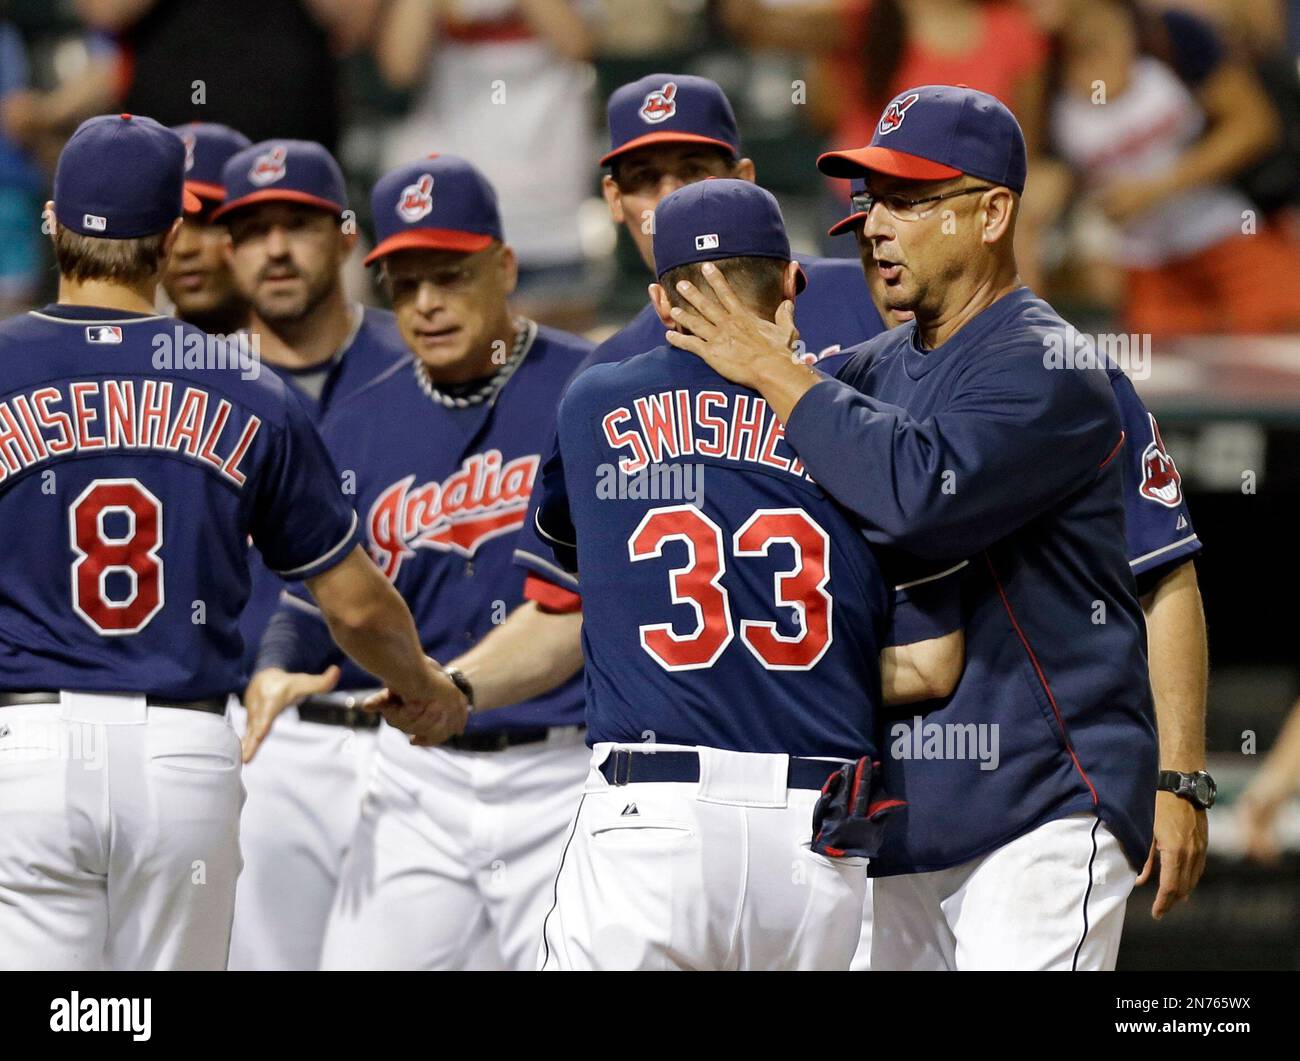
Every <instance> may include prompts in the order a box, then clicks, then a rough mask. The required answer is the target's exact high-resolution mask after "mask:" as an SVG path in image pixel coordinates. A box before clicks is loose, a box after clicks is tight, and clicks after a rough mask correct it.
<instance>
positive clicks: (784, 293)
mask: <svg viewBox="0 0 1300 1061" xmlns="http://www.w3.org/2000/svg"><path fill="white" fill-rule="evenodd" d="M798 290H799V263H798V262H786V263H785V272H784V273H782V274H781V297H782V298H784V299H788V300H789V301H790V302H793V301H794V299H795V295H796V294H797V293H798Z"/></svg>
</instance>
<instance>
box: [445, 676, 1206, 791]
mask: <svg viewBox="0 0 1300 1061" xmlns="http://www.w3.org/2000/svg"><path fill="white" fill-rule="evenodd" d="M442 673H443V674H445V675H447V677H448V678H450V679H451V684H452V685H454V686H455V687H456V688H457V689H459V690H460V691H461V692H462V693H463V694H464V695H465V700H466V702H467V704H468V706H469V713H470V714H471V715H472V714H473V713H474V686H473V685H471V684H470V680H469V679H468V678H466V677H465V672H464V671H462V670H461V669H460V668H459V667H453V666H451V665H450V664H448V665H447V666H446V667H443V668H442ZM1206 776H1207V777H1208V776H1209V775H1208V774H1207V775H1206Z"/></svg>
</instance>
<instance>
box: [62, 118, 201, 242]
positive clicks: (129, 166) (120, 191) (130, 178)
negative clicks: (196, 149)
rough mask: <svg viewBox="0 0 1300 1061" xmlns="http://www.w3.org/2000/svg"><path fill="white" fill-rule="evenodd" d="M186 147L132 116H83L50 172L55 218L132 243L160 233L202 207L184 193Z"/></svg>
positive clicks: (75, 228) (68, 225)
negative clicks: (129, 240) (52, 179)
mask: <svg viewBox="0 0 1300 1061" xmlns="http://www.w3.org/2000/svg"><path fill="white" fill-rule="evenodd" d="M184 185H185V145H184V144H182V143H181V138H180V137H179V136H177V135H176V134H175V133H173V132H172V131H171V130H170V129H168V128H166V127H164V126H162V125H159V124H158V123H157V122H156V121H154V120H153V119H152V118H144V117H141V116H140V115H135V114H101V115H99V116H98V117H96V118H87V119H86V120H85V121H84V122H82V123H81V124H80V125H79V126H77V130H76V132H74V133H73V134H72V136H71V137H69V138H68V142H67V143H66V144H65V145H64V146H63V151H62V153H61V154H60V155H59V164H58V167H57V168H56V169H55V171H54V216H55V217H56V218H58V220H59V224H60V225H62V226H63V227H64V228H66V229H68V230H69V231H72V232H77V233H80V234H81V235H83V236H96V237H98V238H99V239H138V238H139V237H140V236H153V235H156V234H157V233H159V232H166V231H167V229H169V228H170V227H171V224H172V222H173V221H175V220H176V219H177V218H178V217H180V216H181V213H182V212H183V211H184V212H187V213H196V212H198V211H199V210H200V209H202V204H201V203H200V202H199V201H198V199H196V198H195V197H194V196H193V195H191V194H189V193H188V192H186V191H185V187H184Z"/></svg>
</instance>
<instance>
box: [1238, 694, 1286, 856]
mask: <svg viewBox="0 0 1300 1061" xmlns="http://www.w3.org/2000/svg"><path fill="white" fill-rule="evenodd" d="M1297 793H1300V701H1297V702H1296V703H1295V705H1294V706H1293V707H1292V708H1291V714H1290V716H1289V717H1288V718H1287V720H1286V724H1285V725H1284V726H1283V727H1282V732H1281V733H1279V734H1278V737H1277V741H1276V743H1275V744H1274V745H1273V748H1272V750H1271V751H1270V752H1269V753H1268V756H1267V757H1266V758H1265V759H1264V761H1263V763H1261V764H1260V767H1259V770H1258V771H1256V773H1255V776H1254V778H1253V779H1252V780H1251V782H1250V785H1249V786H1248V787H1247V788H1246V791H1245V792H1243V793H1242V794H1241V799H1240V801H1239V802H1238V805H1237V806H1238V814H1239V815H1240V817H1241V824H1242V828H1243V830H1244V832H1245V837H1246V854H1247V856H1248V857H1250V858H1253V859H1256V860H1258V861H1260V862H1273V861H1275V860H1276V859H1277V857H1278V853H1279V852H1278V840H1277V832H1276V829H1275V823H1276V821H1277V816H1278V813H1279V812H1280V811H1281V810H1282V808H1283V807H1284V806H1286V804H1287V802H1288V801H1289V800H1290V799H1291V798H1292V797H1294V796H1295V795H1296V794H1297Z"/></svg>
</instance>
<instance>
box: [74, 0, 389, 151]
mask: <svg viewBox="0 0 1300 1061" xmlns="http://www.w3.org/2000/svg"><path fill="white" fill-rule="evenodd" d="M380 2H381V0H76V6H77V11H78V13H79V14H80V15H81V17H82V19H83V20H84V21H85V22H86V24H87V25H89V26H91V27H92V28H94V29H99V30H103V31H105V32H109V33H113V34H115V35H116V36H117V38H118V40H119V42H120V43H121V45H122V47H123V53H124V54H123V60H124V61H123V67H122V86H123V92H124V97H123V100H122V108H123V109H124V110H126V111H130V112H132V113H136V114H147V115H149V116H150V117H151V118H156V119H157V120H158V121H160V122H162V123H163V124H164V125H181V124H183V123H185V122H188V121H207V122H222V123H224V124H226V125H230V126H232V127H233V128H235V129H239V130H241V131H243V132H245V133H247V134H248V136H250V137H251V138H252V139H253V140H254V141H261V140H269V139H273V138H282V139H298V140H315V141H316V142H317V143H321V144H324V145H325V147H326V148H328V149H329V150H330V151H333V150H335V148H336V147H337V145H338V138H339V122H340V98H339V77H338V69H337V64H336V61H335V57H336V55H339V54H343V53H346V52H348V51H351V50H353V49H355V48H357V47H359V46H360V45H362V44H364V43H365V41H366V39H367V38H368V35H369V33H370V28H371V26H372V24H373V21H374V18H375V16H376V13H377V11H378V8H379V4H380Z"/></svg>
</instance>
